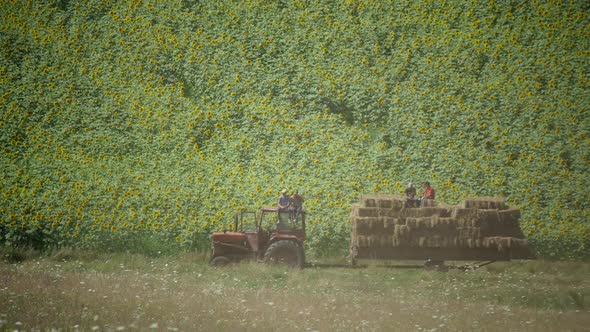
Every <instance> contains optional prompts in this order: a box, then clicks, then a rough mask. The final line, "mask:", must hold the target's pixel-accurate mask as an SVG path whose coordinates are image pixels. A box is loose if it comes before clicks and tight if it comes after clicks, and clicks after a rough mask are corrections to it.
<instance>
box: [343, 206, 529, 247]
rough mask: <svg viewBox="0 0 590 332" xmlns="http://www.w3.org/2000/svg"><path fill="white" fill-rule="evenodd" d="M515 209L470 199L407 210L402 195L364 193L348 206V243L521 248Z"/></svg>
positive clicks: (386, 245)
mask: <svg viewBox="0 0 590 332" xmlns="http://www.w3.org/2000/svg"><path fill="white" fill-rule="evenodd" d="M519 218H520V210H519V209H517V208H510V207H508V206H507V205H506V202H505V200H504V199H503V198H489V197H483V198H470V199H466V200H465V202H464V204H463V205H462V206H448V207H421V208H406V207H405V198H404V197H400V196H391V195H375V196H363V197H361V200H360V202H359V203H358V204H354V205H353V206H352V210H351V223H352V234H351V238H352V239H351V240H352V243H351V244H352V247H356V248H359V249H362V248H370V249H376V248H396V247H410V248H486V249H493V250H498V251H504V250H507V249H510V248H515V247H516V248H518V247H523V248H524V247H526V246H527V243H526V240H525V239H524V235H523V234H522V231H521V230H520V227H519V225H518V219H519Z"/></svg>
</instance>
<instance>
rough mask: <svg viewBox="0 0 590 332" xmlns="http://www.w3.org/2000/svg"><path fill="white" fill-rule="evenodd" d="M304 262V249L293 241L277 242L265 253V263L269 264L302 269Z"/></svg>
mask: <svg viewBox="0 0 590 332" xmlns="http://www.w3.org/2000/svg"><path fill="white" fill-rule="evenodd" d="M304 261H305V257H304V252H303V249H302V248H301V247H299V246H298V245H297V243H295V242H293V241H287V240H280V241H277V242H275V243H273V244H271V245H270V247H268V249H267V250H266V252H265V253H264V262H265V263H268V264H286V265H287V266H289V267H292V268H299V269H302V268H303V265H304V264H305V262H304Z"/></svg>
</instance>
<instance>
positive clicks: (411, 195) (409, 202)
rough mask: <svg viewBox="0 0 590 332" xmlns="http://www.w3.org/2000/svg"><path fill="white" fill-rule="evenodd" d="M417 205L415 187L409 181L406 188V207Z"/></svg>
mask: <svg viewBox="0 0 590 332" xmlns="http://www.w3.org/2000/svg"><path fill="white" fill-rule="evenodd" d="M419 205H420V201H419V200H417V199H416V187H414V184H413V183H412V182H410V183H408V188H406V207H418V206H419Z"/></svg>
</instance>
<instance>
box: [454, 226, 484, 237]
mask: <svg viewBox="0 0 590 332" xmlns="http://www.w3.org/2000/svg"><path fill="white" fill-rule="evenodd" d="M457 231H458V234H459V238H461V239H477V238H480V237H481V229H480V228H479V227H457Z"/></svg>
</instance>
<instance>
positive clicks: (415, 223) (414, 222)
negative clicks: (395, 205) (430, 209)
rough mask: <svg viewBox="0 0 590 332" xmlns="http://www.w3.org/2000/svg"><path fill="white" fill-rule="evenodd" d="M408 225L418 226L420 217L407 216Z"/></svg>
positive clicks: (410, 226) (411, 226)
mask: <svg viewBox="0 0 590 332" xmlns="http://www.w3.org/2000/svg"><path fill="white" fill-rule="evenodd" d="M406 225H407V226H408V227H409V228H418V218H406Z"/></svg>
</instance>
